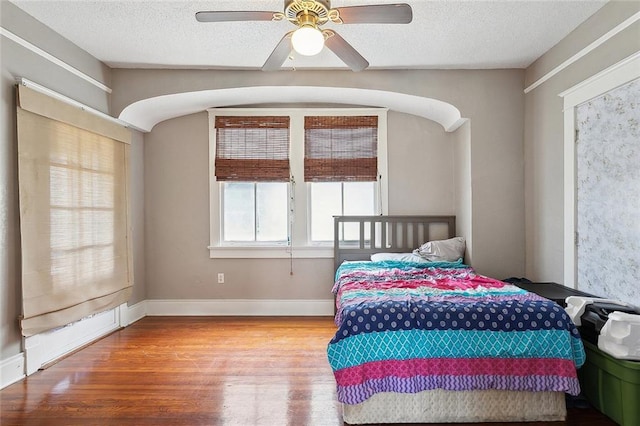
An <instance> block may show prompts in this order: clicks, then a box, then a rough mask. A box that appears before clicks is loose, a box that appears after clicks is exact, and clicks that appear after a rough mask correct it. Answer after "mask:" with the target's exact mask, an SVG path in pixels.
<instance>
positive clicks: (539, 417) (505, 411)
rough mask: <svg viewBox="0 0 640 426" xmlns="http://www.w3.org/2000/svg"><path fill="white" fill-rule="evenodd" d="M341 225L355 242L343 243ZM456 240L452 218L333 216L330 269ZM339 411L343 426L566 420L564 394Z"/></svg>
mask: <svg viewBox="0 0 640 426" xmlns="http://www.w3.org/2000/svg"><path fill="white" fill-rule="evenodd" d="M345 225H346V226H350V227H351V229H350V232H349V235H350V236H352V235H353V234H357V236H358V237H357V238H356V239H350V240H345V239H344V238H342V235H343V231H342V230H343V228H344V226H345ZM355 230H357V232H355ZM455 235H456V218H455V216H334V259H335V263H334V267H335V269H337V268H338V267H339V266H340V264H342V262H344V261H353V260H369V259H370V258H371V255H372V254H373V253H382V252H386V253H410V252H412V251H413V250H414V249H416V248H417V247H419V246H420V245H422V244H424V243H426V242H427V241H430V240H436V239H446V238H452V237H454V236H455ZM342 409H343V410H342V411H343V420H344V421H345V422H346V423H348V424H370V423H452V422H455V423H458V422H460V423H472V422H534V421H561V420H564V419H565V417H566V404H565V395H564V393H563V392H519V391H501V390H476V391H446V390H442V389H434V390H430V391H423V392H420V393H416V394H403V393H393V392H383V393H378V394H375V395H373V396H372V397H371V398H369V399H368V400H366V401H364V402H362V403H360V404H355V405H348V404H342Z"/></svg>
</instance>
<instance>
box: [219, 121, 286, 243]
mask: <svg viewBox="0 0 640 426" xmlns="http://www.w3.org/2000/svg"><path fill="white" fill-rule="evenodd" d="M215 132H216V151H215V152H216V158H215V176H216V180H217V181H218V182H220V187H221V194H222V203H221V207H222V209H221V210H222V215H221V217H222V238H221V241H222V242H223V243H258V242H262V243H267V242H271V243H281V244H283V243H287V242H288V235H289V228H288V223H289V220H288V210H289V209H288V205H287V202H288V199H289V196H288V190H289V188H288V184H287V183H286V182H289V179H290V178H289V176H290V175H289V173H290V172H289V117H288V116H266V117H265V116H217V117H216V118H215Z"/></svg>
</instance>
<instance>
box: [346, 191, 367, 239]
mask: <svg viewBox="0 0 640 426" xmlns="http://www.w3.org/2000/svg"><path fill="white" fill-rule="evenodd" d="M343 185H344V186H343V191H344V213H343V214H344V215H353V216H371V215H373V214H375V196H374V195H375V182H345V183H344V184H343ZM343 232H344V239H345V240H358V239H359V235H358V234H359V229H358V224H357V223H345V224H344V230H343ZM364 234H365V239H366V240H368V239H369V237H370V235H371V229H370V228H369V227H368V226H365V229H364Z"/></svg>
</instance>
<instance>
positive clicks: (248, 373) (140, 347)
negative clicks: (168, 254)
mask: <svg viewBox="0 0 640 426" xmlns="http://www.w3.org/2000/svg"><path fill="white" fill-rule="evenodd" d="M334 331H335V328H334V326H333V321H332V319H331V318H325V317H323V318H309V317H304V318H271V317H270V318H220V317H146V318H144V319H142V320H140V321H138V322H136V323H135V324H133V325H131V326H129V327H127V328H126V329H123V330H120V331H117V332H115V333H113V334H111V335H109V336H107V337H105V338H104V339H102V340H100V341H98V342H96V343H94V344H92V345H90V346H88V347H87V348H85V349H83V350H81V351H79V352H77V353H75V354H73V355H71V356H69V357H67V358H65V359H63V360H61V361H60V362H58V363H56V364H54V365H53V366H51V367H49V368H48V369H46V370H44V371H39V372H37V373H36V374H34V375H32V376H30V377H28V378H26V379H25V380H23V381H21V382H19V383H15V384H13V385H11V386H8V387H7V388H5V389H3V390H2V391H0V413H1V414H0V424H2V425H3V426H10V425H21V426H29V425H47V426H59V425H65V426H70V425H118V426H127V425H136V426H145V425H189V426H192V425H221V426H222V425H224V426H229V425H234V426H250V425H251V426H252V425H267V426H279V425H291V426H294V425H295V426H298V425H311V426H316V425H318V426H325V425H326V426H330V425H342V424H343V423H342V418H341V413H340V408H339V405H338V403H337V401H336V397H335V382H334V380H333V376H332V374H331V370H330V368H329V365H328V363H327V359H326V346H327V343H328V341H329V340H330V338H331V337H332V335H333V333H334ZM500 424H501V423H491V424H490V425H493V426H496V425H500ZM526 424H527V423H524V424H523V423H519V424H518V423H514V425H519V426H522V425H526ZM529 424H533V425H536V426H544V425H553V426H559V425H572V426H573V425H575V426H577V425H580V426H587V425H592V426H595V425H602V426H608V425H615V423H614V422H612V421H610V420H609V419H607V417H605V416H603V415H602V414H600V413H598V412H597V411H595V410H594V409H592V408H570V409H569V415H568V419H567V421H566V422H552V423H529ZM487 425H489V424H487ZM502 425H505V424H504V423H502Z"/></svg>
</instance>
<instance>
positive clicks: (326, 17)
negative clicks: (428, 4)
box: [196, 0, 413, 71]
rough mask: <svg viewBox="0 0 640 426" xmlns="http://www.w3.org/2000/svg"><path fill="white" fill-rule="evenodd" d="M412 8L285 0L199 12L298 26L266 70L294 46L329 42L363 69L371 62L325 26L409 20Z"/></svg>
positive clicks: (312, 50)
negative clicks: (271, 5) (272, 7)
mask: <svg viewBox="0 0 640 426" xmlns="http://www.w3.org/2000/svg"><path fill="white" fill-rule="evenodd" d="M412 19H413V11H412V10H411V6H409V5H408V4H404V3H402V4H384V5H368V6H348V7H339V8H335V9H332V8H331V3H330V0H285V1H284V12H261V11H202V12H197V13H196V20H198V21H199V22H231V21H283V20H287V21H289V22H291V23H292V24H294V25H295V26H297V27H298V28H297V29H296V30H292V31H289V32H288V33H286V34H285V35H284V37H282V39H281V40H280V42H279V43H278V44H277V45H276V48H275V49H274V50H273V52H271V55H270V56H269V57H268V58H267V60H266V62H265V63H264V65H263V66H262V70H263V71H275V70H277V69H279V68H280V67H281V66H282V64H283V63H284V61H285V60H286V59H287V57H289V54H290V53H291V49H292V48H293V49H294V50H295V51H296V52H298V53H299V54H301V55H306V56H313V55H316V54H318V53H320V51H321V50H322V48H323V46H325V45H326V46H327V47H328V48H329V49H330V50H331V51H332V52H333V53H335V54H336V56H338V57H339V58H340V59H341V60H342V61H343V62H344V63H345V64H347V65H348V66H349V68H351V69H352V70H353V71H362V70H363V69H365V68H367V67H368V66H369V62H368V61H367V60H366V59H365V58H364V57H362V55H360V53H358V51H357V50H356V49H354V48H353V46H351V45H350V44H349V43H347V41H346V40H345V39H343V38H342V37H341V36H340V35H339V34H338V33H337V32H335V31H333V30H330V29H322V28H321V27H322V25H324V24H326V23H327V22H329V21H331V22H333V23H335V24H408V23H410V22H411V20H412Z"/></svg>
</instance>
